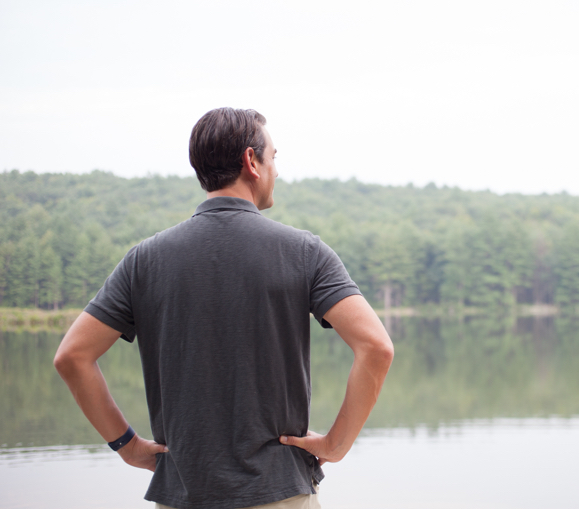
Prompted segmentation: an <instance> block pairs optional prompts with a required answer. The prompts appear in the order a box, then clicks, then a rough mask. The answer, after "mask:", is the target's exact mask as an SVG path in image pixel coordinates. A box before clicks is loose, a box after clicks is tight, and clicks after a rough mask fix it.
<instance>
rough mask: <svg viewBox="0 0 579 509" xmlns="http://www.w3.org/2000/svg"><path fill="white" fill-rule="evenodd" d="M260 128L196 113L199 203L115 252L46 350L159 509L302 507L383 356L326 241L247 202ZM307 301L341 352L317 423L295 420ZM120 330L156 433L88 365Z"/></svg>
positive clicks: (386, 358) (353, 423)
mask: <svg viewBox="0 0 579 509" xmlns="http://www.w3.org/2000/svg"><path fill="white" fill-rule="evenodd" d="M264 126H265V118H264V117H263V116H262V115H260V114H259V113H257V112H256V111H254V110H234V109H232V108H220V109H217V110H212V111H210V112H208V113H207V114H205V115H204V116H203V117H202V118H201V119H200V120H199V121H198V122H197V124H196V125H195V127H194V128H193V131H192V133H191V138H190V145H189V158H190V162H191V164H192V166H193V167H194V168H195V172H196V173H197V177H198V179H199V182H200V184H201V187H202V188H203V189H204V190H205V191H207V198H208V200H207V201H205V202H204V203H203V204H201V205H200V207H199V208H198V209H197V213H196V214H195V216H193V218H191V219H190V220H188V221H185V222H184V223H181V224H180V225H177V226H176V227H174V228H171V229H169V230H166V231H164V232H162V233H160V234H158V235H156V236H155V237H152V238H151V239H147V240H145V241H143V242H142V243H141V244H140V245H139V246H136V247H135V248H133V249H132V250H131V251H129V253H128V254H127V256H126V257H125V258H124V259H123V261H121V263H120V264H119V265H118V266H117V268H116V269H115V271H114V272H113V273H112V274H111V276H110V277H109V278H108V279H107V281H106V283H105V285H104V286H103V288H102V289H101V290H100V291H99V293H98V295H97V296H96V297H95V299H93V300H92V301H91V302H90V303H89V305H88V306H87V308H86V310H85V312H84V313H82V314H81V315H80V317H79V318H78V319H77V320H76V321H75V323H74V324H73V325H72V327H71V328H70V330H69V331H68V332H67V334H66V336H65V337H64V339H63V341H62V343H61V345H60V347H59V349H58V352H57V354H56V356H55V359H54V363H55V366H56V368H57V369H58V371H59V373H60V374H61V376H62V377H63V379H64V380H65V381H66V383H67V384H68V386H69V388H70V389H71V391H72V393H73V395H74V397H75V399H76V401H77V403H78V404H79V406H80V407H81V409H82V411H83V412H84V413H85V415H86V416H87V418H88V419H89V420H90V422H91V423H92V424H93V425H94V427H95V428H96V429H97V430H98V432H99V433H100V434H101V436H102V437H103V438H104V439H105V441H107V442H108V443H109V446H110V447H111V448H112V449H113V450H114V451H118V452H119V454H120V456H121V457H122V458H123V460H124V461H126V462H127V463H128V464H130V465H132V466H136V467H140V468H147V469H149V470H152V471H154V472H155V475H154V477H153V481H152V483H151V486H150V489H149V491H148V493H147V495H146V498H148V499H149V500H153V501H155V502H159V503H161V504H163V507H174V508H179V509H192V508H194V507H196V508H197V507H200V508H201V507H206V508H237V507H244V508H247V507H248V506H258V505H264V504H267V509H272V508H273V506H274V505H275V506H276V508H281V507H282V506H283V507H284V509H286V508H287V509H289V507H292V508H296V509H297V508H298V507H299V508H302V507H310V506H312V504H313V506H317V505H318V502H317V493H316V490H315V489H314V486H313V485H312V483H314V482H316V481H319V480H320V479H321V477H322V475H323V474H322V472H321V469H320V465H321V464H323V463H324V462H326V461H340V460H341V459H342V458H343V457H344V456H345V455H346V454H347V452H348V451H349V450H350V448H351V447H352V444H353V443H354V440H355V439H356V437H357V436H358V433H359V432H360V430H361V429H362V426H363V425H364V422H365V421H366V419H367V418H368V415H369V413H370V411H371V409H372V407H373V406H374V404H375V402H376V399H377V397H378V394H379V392H380V389H381V387H382V383H383V381H384V377H385V376H386V373H387V372H388V368H389V366H390V363H391V362H392V357H393V348H392V342H391V341H390V338H389V337H388V334H387V333H386V331H385V330H384V327H383V326H382V324H381V323H380V321H379V319H378V317H377V316H376V314H375V313H374V311H373V310H372V309H371V308H370V306H369V305H368V303H367V302H366V301H365V300H364V298H363V297H362V296H361V295H360V294H359V293H360V292H359V290H358V288H357V287H356V285H355V284H354V283H353V282H352V281H351V279H350V277H349V276H348V274H347V272H346V270H345V269H344V266H343V265H342V263H341V262H340V260H339V259H338V257H337V256H336V254H335V253H334V252H333V251H332V250H331V249H330V248H328V246H326V245H325V244H324V243H322V242H320V240H319V238H317V237H314V236H313V235H312V234H310V233H308V232H301V231H298V230H295V229H293V228H290V227H287V226H283V225H280V224H278V223H275V222H274V221H271V220H268V219H266V218H264V217H263V216H261V215H260V213H259V210H263V209H267V208H269V207H271V206H272V205H273V203H274V199H273V189H274V182H275V178H276V177H277V170H276V165H275V162H274V159H275V156H276V153H277V150H276V149H275V147H274V145H273V142H272V140H271V137H270V136H269V133H268V132H267V130H266V129H265V128H264ZM309 312H312V313H313V314H314V316H315V317H316V318H317V319H318V320H319V321H320V322H321V323H322V325H324V326H330V324H331V326H333V327H334V328H335V329H336V331H337V333H338V334H339V335H340V337H342V339H344V341H345V342H346V343H347V344H348V345H349V346H350V347H351V348H352V350H353V352H354V362H353V364H352V370H351V372H350V376H349V378H348V385H347V387H346V396H345V398H344V402H343V404H342V407H341V409H340V411H339V413H338V415H337V417H336V420H335V422H334V424H333V425H332V428H331V429H330V430H329V432H328V433H327V435H318V434H317V433H315V432H312V431H311V430H308V429H307V427H308V416H309V402H310V379H309ZM135 335H138V341H139V347H140V350H141V358H142V363H143V371H144V374H145V383H146V389H147V399H148V404H149V412H150V415H151V424H152V429H153V435H154V438H155V441H149V440H145V439H143V438H141V437H139V436H138V435H137V434H135V431H134V430H133V429H132V428H131V426H130V425H129V423H128V422H127V420H126V419H125V417H124V416H123V414H122V412H121V411H120V409H119V408H118V406H117V405H116V403H115V402H114V400H113V399H112V396H111V394H110V392H109V390H108V387H107V385H106V382H105V380H104V378H103V376H102V373H101V372H100V369H99V367H98V364H97V359H98V358H99V357H100V356H101V355H103V354H104V353H105V352H106V351H107V350H108V349H109V348H110V347H111V346H112V345H113V344H114V343H115V341H116V340H117V339H118V338H119V336H123V337H124V338H125V339H127V340H129V341H132V340H133V339H134V338H135ZM165 444H167V445H168V446H169V447H166V445H165ZM282 444H283V445H282ZM314 493H316V494H314ZM276 501H280V503H279V504H278V503H276ZM270 504H271V505H270ZM159 507H160V506H159Z"/></svg>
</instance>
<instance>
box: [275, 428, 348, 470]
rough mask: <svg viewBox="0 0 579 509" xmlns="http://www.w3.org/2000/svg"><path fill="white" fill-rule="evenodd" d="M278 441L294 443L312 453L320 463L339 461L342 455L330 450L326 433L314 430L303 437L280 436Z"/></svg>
mask: <svg viewBox="0 0 579 509" xmlns="http://www.w3.org/2000/svg"><path fill="white" fill-rule="evenodd" d="M279 441H280V442H281V443H282V444H284V445H295V446H296V447H299V448H300V449H305V450H306V451H308V452H309V453H310V454H313V455H314V456H315V457H316V458H318V461H319V462H320V465H323V464H324V463H326V461H327V462H329V463H335V462H336V461H340V460H341V459H342V456H339V455H337V454H336V453H332V452H331V447H330V446H329V444H328V435H320V434H319V433H316V432H315V431H309V430H308V434H307V435H306V436H305V437H291V436H285V435H284V436H281V437H279Z"/></svg>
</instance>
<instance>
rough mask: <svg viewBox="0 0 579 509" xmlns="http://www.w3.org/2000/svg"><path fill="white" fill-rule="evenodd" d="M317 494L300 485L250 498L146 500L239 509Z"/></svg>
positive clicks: (196, 508)
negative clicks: (202, 500)
mask: <svg viewBox="0 0 579 509" xmlns="http://www.w3.org/2000/svg"><path fill="white" fill-rule="evenodd" d="M315 494H316V490H315V489H314V488H313V486H311V485H310V486H308V485H305V484H300V485H298V486H292V487H291V488H287V489H285V490H283V491H276V492H274V493H269V494H267V495H261V496H254V497H248V498H228V499H217V500H215V499H213V500H207V501H205V502H201V501H186V500H178V499H174V498H171V497H165V496H163V495H160V494H157V493H151V492H147V494H146V495H145V497H144V498H145V500H148V501H149V502H156V503H158V504H162V505H166V506H169V507H172V508H174V509H203V508H211V509H239V508H244V507H251V506H254V505H265V504H272V503H274V502H280V501H281V500H285V499H287V498H291V497H295V496H297V495H315Z"/></svg>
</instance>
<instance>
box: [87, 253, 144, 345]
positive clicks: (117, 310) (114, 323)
mask: <svg viewBox="0 0 579 509" xmlns="http://www.w3.org/2000/svg"><path fill="white" fill-rule="evenodd" d="M136 249H137V246H135V247H134V248H133V249H131V250H130V251H129V252H128V253H127V254H126V255H125V257H124V258H123V259H122V260H121V261H120V262H119V264H118V265H117V266H116V268H115V270H113V272H112V273H111V275H110V276H109V277H108V278H107V280H106V281H105V284H104V285H103V287H102V288H101V289H100V290H99V291H98V293H97V294H96V296H95V297H94V299H92V300H91V301H90V302H89V303H88V305H87V306H86V308H85V309H84V310H85V311H86V312H87V313H89V314H90V315H92V316H94V317H95V318H96V319H97V320H100V321H101V322H103V323H104V324H106V325H108V326H109V327H112V328H113V329H115V330H117V331H119V332H120V333H121V337H122V338H123V339H124V340H126V341H129V342H130V343H132V342H133V341H134V339H135V320H134V318H133V309H132V303H131V300H132V299H131V278H130V274H131V271H130V270H129V269H128V267H127V266H131V265H132V263H131V262H132V260H133V257H134V254H135V251H136Z"/></svg>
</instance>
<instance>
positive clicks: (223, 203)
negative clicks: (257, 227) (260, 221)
mask: <svg viewBox="0 0 579 509" xmlns="http://www.w3.org/2000/svg"><path fill="white" fill-rule="evenodd" d="M209 210H245V211H247V212H254V213H255V214H259V213H260V212H259V209H258V208H257V207H256V206H255V205H254V204H253V203H251V202H250V201H247V200H244V199H242V198H233V197H232V196H217V197H215V198H210V199H208V200H205V201H204V202H203V203H201V204H200V205H199V206H198V207H197V208H196V209H195V214H194V215H197V214H203V212H208V211H209Z"/></svg>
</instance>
